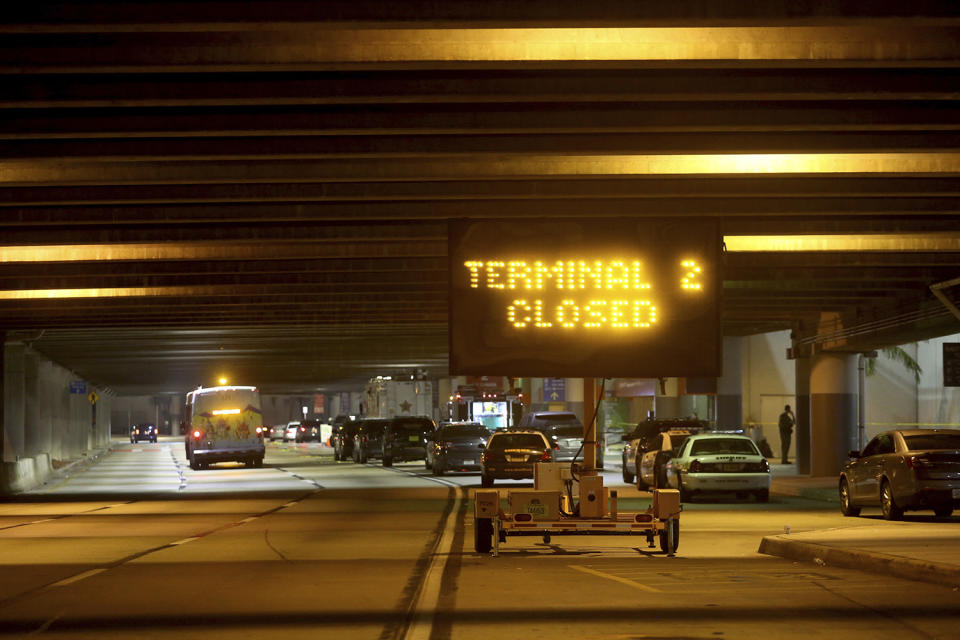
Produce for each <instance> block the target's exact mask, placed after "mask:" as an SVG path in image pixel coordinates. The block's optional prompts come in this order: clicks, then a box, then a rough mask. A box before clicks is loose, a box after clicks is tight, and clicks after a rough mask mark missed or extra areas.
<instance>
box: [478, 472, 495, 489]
mask: <svg viewBox="0 0 960 640" xmlns="http://www.w3.org/2000/svg"><path fill="white" fill-rule="evenodd" d="M480 486H481V487H483V488H485V489H488V488H490V487H492V486H493V478H491V477H490V476H488V475H487V474H485V473H481V474H480Z"/></svg>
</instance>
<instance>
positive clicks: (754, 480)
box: [666, 432, 770, 502]
mask: <svg viewBox="0 0 960 640" xmlns="http://www.w3.org/2000/svg"><path fill="white" fill-rule="evenodd" d="M667 457H668V458H669V459H668V461H667V463H666V480H667V486H668V487H671V488H673V489H679V490H680V500H682V501H689V500H690V499H691V498H692V496H693V495H694V494H698V493H708V492H730V491H732V492H735V493H736V494H737V496H738V497H745V496H747V495H749V494H753V495H754V496H756V498H757V500H758V501H759V502H767V501H768V500H769V499H770V463H769V462H768V461H767V459H766V458H764V457H763V455H762V454H761V453H760V450H759V449H758V448H757V445H756V443H754V441H753V440H751V439H750V438H748V437H747V436H745V435H740V434H735V433H717V432H712V433H698V434H693V435H690V436H688V437H687V438H686V440H685V441H684V443H683V445H682V446H681V447H680V451H679V453H678V454H676V455H672V454H668V455H667Z"/></svg>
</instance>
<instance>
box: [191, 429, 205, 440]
mask: <svg viewBox="0 0 960 640" xmlns="http://www.w3.org/2000/svg"><path fill="white" fill-rule="evenodd" d="M201 435H203V434H202V433H200V432H199V431H194V432H193V437H194V438H197V439H198V440H199V439H200V436H201Z"/></svg>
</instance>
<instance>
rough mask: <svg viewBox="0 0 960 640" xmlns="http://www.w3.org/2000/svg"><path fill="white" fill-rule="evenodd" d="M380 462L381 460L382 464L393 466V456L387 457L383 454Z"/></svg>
mask: <svg viewBox="0 0 960 640" xmlns="http://www.w3.org/2000/svg"><path fill="white" fill-rule="evenodd" d="M380 462H382V463H383V466H385V467H392V466H393V458H389V457H387V456H383V459H382V460H381V461H380Z"/></svg>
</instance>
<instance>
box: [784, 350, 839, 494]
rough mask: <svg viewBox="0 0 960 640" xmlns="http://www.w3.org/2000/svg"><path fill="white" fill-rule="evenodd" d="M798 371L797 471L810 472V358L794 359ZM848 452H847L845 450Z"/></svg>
mask: <svg viewBox="0 0 960 640" xmlns="http://www.w3.org/2000/svg"><path fill="white" fill-rule="evenodd" d="M793 366H794V369H795V371H796V375H795V378H796V382H795V384H796V388H797V390H796V393H795V394H794V395H795V396H796V403H797V406H795V407H794V408H793V414H794V415H795V416H796V417H797V425H796V426H795V427H794V429H793V438H794V443H795V444H794V446H795V447H796V454H795V456H796V460H797V473H799V474H801V475H809V474H810V358H797V359H796V360H794V361H793ZM844 453H846V452H844Z"/></svg>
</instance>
